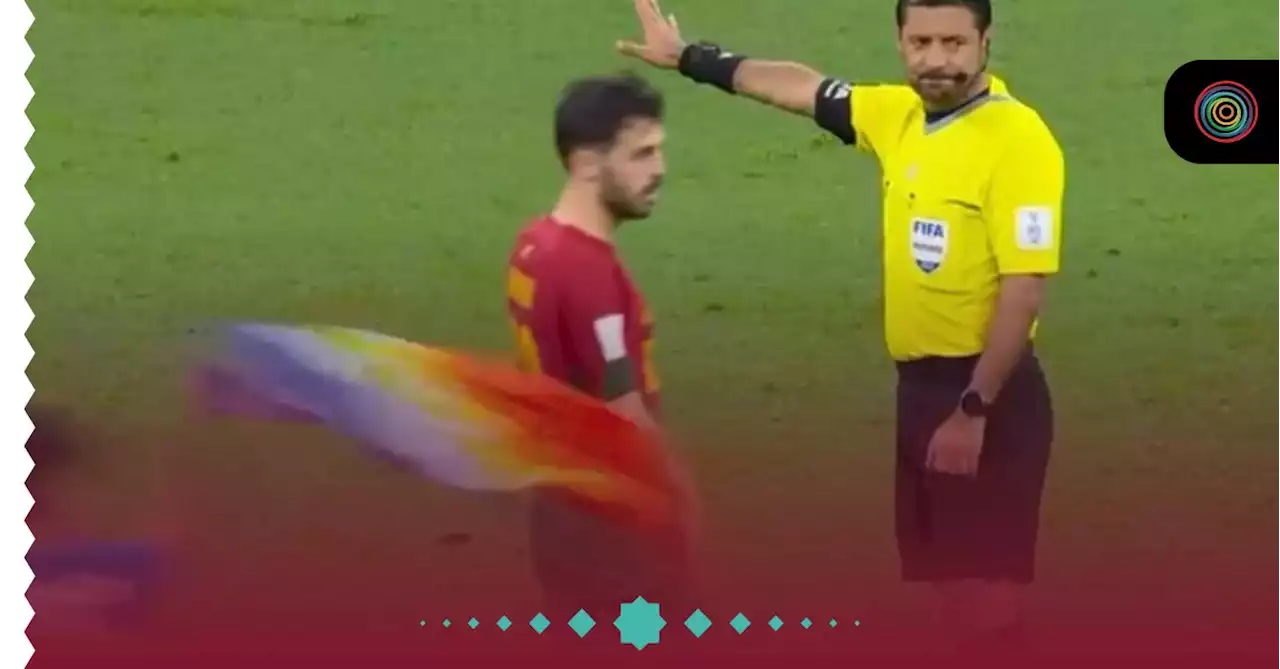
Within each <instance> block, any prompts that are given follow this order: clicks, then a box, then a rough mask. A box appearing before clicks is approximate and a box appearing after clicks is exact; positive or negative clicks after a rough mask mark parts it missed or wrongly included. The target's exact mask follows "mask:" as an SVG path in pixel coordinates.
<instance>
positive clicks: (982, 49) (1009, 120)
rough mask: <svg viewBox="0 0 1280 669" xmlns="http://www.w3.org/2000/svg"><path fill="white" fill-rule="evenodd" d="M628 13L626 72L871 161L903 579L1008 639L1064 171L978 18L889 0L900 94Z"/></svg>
mask: <svg viewBox="0 0 1280 669" xmlns="http://www.w3.org/2000/svg"><path fill="white" fill-rule="evenodd" d="M635 9H636V12H637V14H638V16H639V20H640V25H641V27H642V29H643V36H644V39H643V42H641V43H633V42H620V43H619V44H618V48H619V50H620V51H621V52H622V53H623V54H626V55H629V56H633V57H636V58H639V59H640V60H643V61H645V62H647V63H649V64H651V65H655V66H657V67H660V68H666V69H674V70H678V71H679V72H680V73H681V74H682V75H684V76H685V77H686V78H688V79H691V80H693V81H694V82H696V83H700V84H709V85H711V86H714V87H716V88H719V89H721V90H723V91H726V92H728V93H731V94H737V95H742V96H745V97H748V98H751V99H754V100H757V101H760V102H763V103H765V104H767V105H771V106H773V107H776V108H779V109H782V110H785V111H789V112H792V113H795V114H799V115H803V116H808V117H810V118H812V119H813V120H814V121H816V122H817V124H818V125H819V126H821V127H822V128H824V129H825V130H827V131H828V132H830V133H831V134H833V135H835V137H837V138H838V139H839V140H840V141H842V142H843V143H845V144H846V145H849V146H853V147H856V148H858V149H860V150H862V151H865V152H868V153H870V154H872V155H874V156H875V157H876V158H877V159H878V160H879V163H880V167H881V169H882V172H883V180H884V181H883V186H884V187H883V197H884V202H883V207H884V212H883V233H882V234H883V237H884V244H883V247H884V301H885V307H884V309H885V312H884V316H885V335H886V339H887V343H888V349H889V353H890V355H891V356H892V357H893V359H894V360H895V361H896V363H897V369H898V388H897V404H898V408H897V410H898V421H897V432H898V436H897V456H898V457H897V461H898V464H897V481H896V488H897V495H896V497H897V510H896V514H897V536H898V549H899V554H900V560H901V567H902V573H903V576H904V578H905V579H906V580H908V581H913V582H929V583H933V584H936V585H937V586H938V588H937V589H938V591H939V592H940V593H942V594H943V595H944V597H943V603H944V605H946V609H944V610H947V609H950V610H953V611H955V612H956V613H957V616H956V617H955V618H954V619H953V620H954V621H955V622H957V623H961V622H973V623H976V624H977V625H979V626H981V629H979V630H972V631H975V632H980V633H981V634H980V635H979V636H980V637H984V638H986V637H988V635H990V638H1009V637H1013V638H1016V637H1017V636H1018V633H1019V629H1020V625H1019V623H1020V615H1019V606H1018V601H1019V593H1020V591H1021V589H1022V588H1021V586H1023V585H1025V584H1028V583H1030V582H1031V581H1032V580H1033V576H1034V561H1035V547H1036V535H1037V529H1038V522H1039V508H1040V498H1041V492H1042V489H1043V485H1044V479H1045V472H1046V468H1047V466H1048V459H1049V450H1050V443H1051V441H1052V434H1053V424H1052V409H1051V405H1050V399H1049V390H1048V387H1047V385H1046V382H1045V377H1044V375H1043V373H1042V372H1041V369H1040V365H1039V363H1038V362H1037V359H1036V356H1035V355H1034V354H1033V352H1032V350H1031V346H1030V342H1031V340H1032V337H1033V335H1034V332H1035V327H1036V322H1037V318H1038V314H1039V311H1040V306H1041V301H1042V296H1043V294H1044V290H1045V278H1046V277H1047V276H1048V275H1051V274H1054V273H1055V272H1057V271H1058V264H1059V246H1060V243H1061V230H1062V228H1061V207H1062V197H1063V179H1064V177H1063V173H1064V164H1063V156H1062V151H1061V149H1060V148H1059V146H1058V143H1057V141H1056V140H1055V139H1054V136H1053V134H1052V133H1051V132H1050V131H1049V129H1048V127H1046V125H1045V123H1044V121H1043V120H1042V119H1041V118H1040V116H1039V115H1038V114H1037V113H1036V112H1035V110H1033V109H1032V108H1031V107H1029V106H1027V105H1026V104H1025V103H1023V102H1021V101H1019V100H1017V99H1015V98H1014V97H1012V95H1011V94H1010V92H1009V89H1008V88H1007V87H1006V85H1005V83H1004V82H1003V81H1001V80H1000V79H999V78H997V77H995V76H993V75H991V74H989V73H987V71H986V64H987V57H988V54H989V50H990V46H991V34H990V27H991V4H990V1H989V0H897V11H896V13H897V27H898V48H899V51H900V53H901V56H902V59H903V63H904V64H905V66H906V71H907V80H908V81H907V84H906V85H884V84H855V85H851V84H849V83H848V82H846V81H843V80H841V79H838V78H834V77H827V76H825V75H823V74H820V73H819V72H818V71H816V70H814V69H812V68H810V67H807V66H805V65H801V64H798V63H792V62H782V61H772V60H761V59H756V58H748V57H746V56H743V55H740V54H736V53H733V52H730V51H727V50H725V49H723V48H721V47H719V46H716V45H714V44H710V43H706V42H703V43H697V44H686V43H685V42H684V41H683V40H682V39H681V37H680V33H679V30H678V28H677V26H676V23H675V21H674V18H670V17H669V18H664V17H663V15H662V14H661V12H660V10H659V9H658V6H657V3H656V2H654V1H652V0H635Z"/></svg>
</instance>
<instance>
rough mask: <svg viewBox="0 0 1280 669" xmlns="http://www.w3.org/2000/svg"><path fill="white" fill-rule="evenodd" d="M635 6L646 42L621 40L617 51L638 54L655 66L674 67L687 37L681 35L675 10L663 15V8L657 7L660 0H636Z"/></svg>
mask: <svg viewBox="0 0 1280 669" xmlns="http://www.w3.org/2000/svg"><path fill="white" fill-rule="evenodd" d="M635 7H636V18H637V19H639V20H640V29H641V32H642V34H643V35H644V42H641V43H636V42H630V41H627V40H619V41H618V43H617V49H618V52H619V53H621V54H622V55H624V56H630V57H631V58H639V59H640V60H643V61H644V62H646V63H648V64H650V65H653V66H655V67H661V68H665V69H668V70H673V69H675V68H676V67H677V66H679V64H680V53H681V52H682V51H684V46H685V44H684V40H682V39H680V27H679V26H678V25H676V16H675V14H669V15H667V16H665V17H664V16H663V15H662V9H661V8H660V7H658V0H635Z"/></svg>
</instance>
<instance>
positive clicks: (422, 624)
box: [418, 620, 427, 627]
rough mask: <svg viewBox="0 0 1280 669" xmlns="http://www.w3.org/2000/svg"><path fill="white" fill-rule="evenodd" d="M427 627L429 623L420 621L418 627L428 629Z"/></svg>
mask: <svg viewBox="0 0 1280 669" xmlns="http://www.w3.org/2000/svg"><path fill="white" fill-rule="evenodd" d="M426 626H427V621H425V620H420V621H418V627H426Z"/></svg>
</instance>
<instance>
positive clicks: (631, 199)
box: [600, 173, 659, 223]
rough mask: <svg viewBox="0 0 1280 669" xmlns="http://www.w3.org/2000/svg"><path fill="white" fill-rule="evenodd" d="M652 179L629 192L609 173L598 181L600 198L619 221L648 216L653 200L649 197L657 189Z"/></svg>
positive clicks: (656, 182)
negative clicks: (642, 186) (640, 187)
mask: <svg viewBox="0 0 1280 669" xmlns="http://www.w3.org/2000/svg"><path fill="white" fill-rule="evenodd" d="M658 184H659V181H654V182H652V183H650V184H649V185H647V186H646V187H645V188H643V189H641V190H640V191H638V192H637V193H634V194H632V193H630V192H628V191H627V189H626V188H625V187H624V186H623V185H622V184H621V183H620V182H619V181H618V179H617V178H615V177H614V175H613V174H611V173H606V174H605V176H604V179H602V180H601V182H600V200H601V201H602V202H603V203H604V206H605V208H607V209H608V210H609V213H610V214H612V215H613V217H614V219H615V220H617V221H618V222H619V223H621V222H622V221H636V220H641V219H645V218H649V215H650V214H651V213H653V201H652V200H650V199H649V196H650V195H652V194H653V193H654V192H656V191H657V189H658Z"/></svg>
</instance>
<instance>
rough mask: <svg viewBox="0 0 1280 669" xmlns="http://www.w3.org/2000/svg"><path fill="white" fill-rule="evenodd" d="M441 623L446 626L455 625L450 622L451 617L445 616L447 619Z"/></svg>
mask: <svg viewBox="0 0 1280 669" xmlns="http://www.w3.org/2000/svg"><path fill="white" fill-rule="evenodd" d="M440 624H441V625H444V626H445V627H449V626H451V625H453V623H451V622H449V619H448V618H445V619H444V622H442V623H440Z"/></svg>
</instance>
